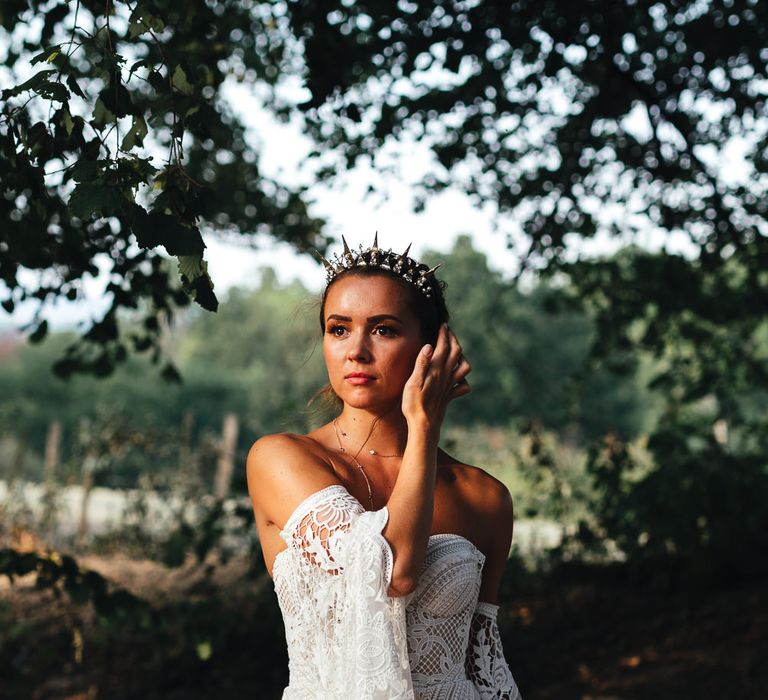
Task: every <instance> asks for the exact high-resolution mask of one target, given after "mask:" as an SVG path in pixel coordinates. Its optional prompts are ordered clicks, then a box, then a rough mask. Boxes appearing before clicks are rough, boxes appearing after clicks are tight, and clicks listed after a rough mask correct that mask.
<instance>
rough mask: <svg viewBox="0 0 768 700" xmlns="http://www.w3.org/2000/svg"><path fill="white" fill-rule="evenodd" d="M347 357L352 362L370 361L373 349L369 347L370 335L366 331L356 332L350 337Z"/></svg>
mask: <svg viewBox="0 0 768 700" xmlns="http://www.w3.org/2000/svg"><path fill="white" fill-rule="evenodd" d="M347 359H348V360H351V361H352V362H370V360H371V351H370V349H369V347H368V335H367V334H366V333H355V334H354V335H353V336H352V337H351V338H350V344H349V346H348V348H347Z"/></svg>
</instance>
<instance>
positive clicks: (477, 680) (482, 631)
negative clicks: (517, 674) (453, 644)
mask: <svg viewBox="0 0 768 700" xmlns="http://www.w3.org/2000/svg"><path fill="white" fill-rule="evenodd" d="M498 610H499V606H498V605H493V604H492V603H482V602H480V603H478V604H477V607H476V608H475V612H474V614H473V615H472V626H471V628H470V631H469V646H468V647H467V658H466V671H467V677H468V678H469V679H470V680H471V681H472V682H473V683H474V685H475V689H476V690H477V692H478V693H479V694H480V698H482V700H488V699H489V698H499V699H501V700H520V691H519V690H518V689H517V684H516V683H515V679H514V678H512V672H511V671H510V670H509V666H508V665H507V662H506V660H505V659H504V649H503V648H502V646H501V636H500V635H499V626H498V624H497V622H496V615H497V613H498Z"/></svg>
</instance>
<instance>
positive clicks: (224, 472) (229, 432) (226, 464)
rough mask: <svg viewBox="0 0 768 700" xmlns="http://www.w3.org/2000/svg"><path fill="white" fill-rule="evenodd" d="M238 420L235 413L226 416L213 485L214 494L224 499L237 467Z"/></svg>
mask: <svg viewBox="0 0 768 700" xmlns="http://www.w3.org/2000/svg"><path fill="white" fill-rule="evenodd" d="M237 433H238V420H237V416H236V415H235V414H234V413H228V414H227V415H226V416H224V426H223V428H222V436H221V445H220V449H219V462H218V465H217V467H216V479H215V481H214V485H213V495H214V496H215V497H216V499H217V500H220V501H223V500H224V499H225V498H226V497H227V496H228V495H229V487H230V484H231V482H232V472H233V470H234V467H235V447H236V446H237Z"/></svg>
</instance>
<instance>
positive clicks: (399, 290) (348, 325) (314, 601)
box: [247, 238, 519, 700]
mask: <svg viewBox="0 0 768 700" xmlns="http://www.w3.org/2000/svg"><path fill="white" fill-rule="evenodd" d="M323 262H324V264H325V266H326V271H327V278H328V284H327V286H326V289H325V292H324V294H323V301H322V305H321V310H320V325H321V328H322V330H323V354H324V358H325V362H326V366H327V369H328V377H329V380H330V390H332V392H333V393H334V394H335V396H336V397H338V399H339V402H340V404H341V411H340V413H339V415H338V416H337V417H336V418H335V419H334V420H333V421H331V422H330V423H328V424H326V425H324V426H322V427H321V428H318V429H317V430H314V431H312V432H310V433H308V434H307V435H291V434H281V435H269V436H266V437H263V438H261V439H260V440H258V441H257V442H256V443H255V444H254V445H253V447H252V448H251V450H250V452H249V455H248V463H247V470H248V488H249V493H250V496H251V501H252V503H253V508H254V513H255V516H256V524H257V527H258V531H259V538H260V541H261V545H262V549H263V554H264V559H265V562H266V565H267V570H268V571H269V573H270V576H272V578H273V579H274V583H275V590H276V593H277V596H278V601H279V603H280V607H281V610H282V613H283V619H284V622H285V626H286V638H287V642H288V654H289V666H290V683H289V685H288V687H287V688H286V689H285V691H284V693H283V698H284V700H292V699H298V698H301V699H302V700H304V699H306V698H337V699H339V700H342V699H344V700H351V699H353V698H354V699H358V698H366V699H367V698H381V699H382V700H383V699H385V698H386V699H388V700H389V699H391V698H398V699H399V698H403V699H405V698H418V699H419V700H447V699H448V698H451V699H457V700H458V699H464V698H466V699H470V698H509V699H513V698H517V697H519V694H518V691H517V687H516V686H515V682H514V680H513V678H512V675H511V673H510V672H509V668H508V666H507V664H506V662H505V660H504V655H503V652H502V649H501V640H500V638H499V635H498V628H497V625H496V611H497V608H498V606H497V605H496V602H497V595H498V588H499V581H500V579H501V574H502V571H503V569H504V565H505V562H506V560H507V555H508V553H509V548H510V544H511V538H512V501H511V498H510V495H509V491H508V490H507V489H506V487H505V486H504V485H503V484H502V483H501V482H499V481H498V480H496V479H494V478H493V477H491V476H490V475H488V474H487V473H485V472H484V471H483V470H482V469H479V468H477V467H473V466H470V465H467V464H462V463H461V462H459V461H458V460H456V459H454V458H453V457H451V456H450V455H448V454H446V453H445V452H444V451H443V450H441V449H440V448H439V447H438V441H439V436H440V428H441V426H442V423H443V419H444V417H445V412H446V409H447V407H448V404H449V403H450V402H451V401H452V400H454V399H456V398H459V397H461V396H463V395H465V394H467V393H468V392H469V385H468V384H467V380H466V377H467V375H468V373H469V371H470V365H469V362H468V361H467V359H466V358H464V356H463V355H462V352H461V346H460V345H459V342H458V341H457V339H456V336H455V335H454V334H453V332H452V331H451V330H450V329H449V328H448V326H447V323H445V322H446V321H447V319H448V312H447V310H446V308H445V303H444V300H443V294H442V286H441V284H440V282H439V281H438V280H437V279H436V278H435V276H434V269H432V270H427V267H426V266H425V265H422V264H419V263H417V262H416V261H415V260H413V259H412V258H410V257H408V250H406V252H405V253H403V254H402V255H397V254H395V253H393V252H392V251H385V250H382V249H379V247H378V242H377V240H376V238H374V243H373V246H372V247H371V248H368V249H366V250H362V249H361V250H360V252H359V253H355V252H352V251H351V250H350V249H349V247H348V246H347V244H346V241H345V242H344V254H343V255H342V256H341V257H337V258H335V260H334V262H332V263H331V262H328V261H327V260H323Z"/></svg>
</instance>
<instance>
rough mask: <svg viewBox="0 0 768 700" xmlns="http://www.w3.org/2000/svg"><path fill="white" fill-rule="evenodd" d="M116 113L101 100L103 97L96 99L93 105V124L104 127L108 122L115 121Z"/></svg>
mask: <svg viewBox="0 0 768 700" xmlns="http://www.w3.org/2000/svg"><path fill="white" fill-rule="evenodd" d="M114 121H115V115H114V114H112V112H110V111H109V109H107V106H106V105H105V104H104V103H103V102H102V101H101V98H99V99H97V100H96V104H95V105H94V106H93V116H92V118H91V124H92V125H93V127H94V128H96V129H103V128H104V127H106V126H107V124H111V123H114Z"/></svg>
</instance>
